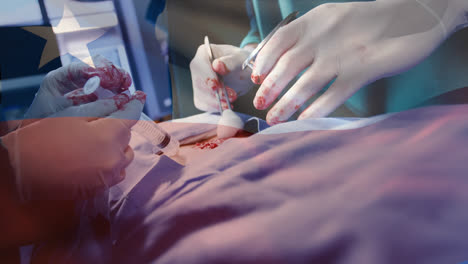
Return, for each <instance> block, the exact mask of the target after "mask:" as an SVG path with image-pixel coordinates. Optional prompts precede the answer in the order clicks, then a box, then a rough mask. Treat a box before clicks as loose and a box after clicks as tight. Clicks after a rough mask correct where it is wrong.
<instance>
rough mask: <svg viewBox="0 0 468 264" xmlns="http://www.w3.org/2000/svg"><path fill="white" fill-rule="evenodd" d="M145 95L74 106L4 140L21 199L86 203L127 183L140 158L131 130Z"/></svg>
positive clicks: (137, 117)
mask: <svg viewBox="0 0 468 264" xmlns="http://www.w3.org/2000/svg"><path fill="white" fill-rule="evenodd" d="M139 93H141V92H137V94H136V95H134V96H133V98H128V97H127V98H126V99H125V98H124V97H125V96H126V95H117V96H115V97H114V98H110V99H104V100H99V101H96V102H92V103H88V104H85V105H80V106H71V107H69V108H67V109H65V110H63V111H60V112H58V113H55V114H54V115H53V116H51V117H50V118H44V119H40V120H37V121H35V122H33V123H31V124H29V125H28V126H25V127H22V128H19V129H17V130H16V131H14V132H11V133H9V134H7V135H6V136H4V137H2V138H1V142H2V143H3V145H4V146H5V147H6V149H7V150H8V154H9V157H10V162H11V164H12V166H13V168H14V170H15V175H16V186H17V189H18V194H19V196H20V197H21V198H22V199H23V200H24V201H31V200H42V199H57V198H63V199H70V198H71V199H86V198H90V197H91V196H93V195H94V194H96V193H97V192H99V191H102V190H105V189H106V188H108V187H110V186H112V185H115V184H117V183H118V182H120V181H121V180H123V179H124V177H125V168H126V167H127V166H128V165H129V163H130V162H131V161H132V159H133V156H134V154H133V150H132V149H131V147H130V146H129V145H128V144H129V141H130V128H131V127H132V126H133V125H134V124H135V123H136V122H137V121H138V119H139V117H140V114H141V111H142V109H143V104H144V96H141V95H140V94H139ZM125 100H126V102H124V101H125ZM99 117H103V118H99Z"/></svg>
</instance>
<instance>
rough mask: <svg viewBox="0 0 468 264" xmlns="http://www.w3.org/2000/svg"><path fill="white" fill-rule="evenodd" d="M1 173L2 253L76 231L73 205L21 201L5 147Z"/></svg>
mask: <svg viewBox="0 0 468 264" xmlns="http://www.w3.org/2000/svg"><path fill="white" fill-rule="evenodd" d="M0 170H1V172H2V173H1V176H0V215H1V217H0V234H1V235H0V249H4V248H12V247H17V246H22V245H27V244H31V243H37V242H39V241H41V240H43V239H47V238H51V237H55V236H57V235H60V234H63V233H65V232H67V231H69V230H70V229H71V228H73V227H74V225H75V216H74V213H75V212H74V210H75V209H74V207H75V203H74V201H52V200H51V201H31V202H28V203H24V202H20V201H19V199H18V197H17V195H16V184H15V174H14V170H13V168H12V167H11V165H10V161H9V157H8V152H7V150H6V149H5V148H4V147H3V146H0Z"/></svg>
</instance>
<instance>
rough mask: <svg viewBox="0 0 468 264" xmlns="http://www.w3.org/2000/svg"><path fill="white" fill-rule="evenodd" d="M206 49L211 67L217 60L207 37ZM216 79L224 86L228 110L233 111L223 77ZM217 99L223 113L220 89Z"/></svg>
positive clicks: (217, 91)
mask: <svg viewBox="0 0 468 264" xmlns="http://www.w3.org/2000/svg"><path fill="white" fill-rule="evenodd" d="M205 48H206V51H207V53H208V58H209V61H210V65H211V64H213V61H214V59H215V58H214V55H213V51H212V50H211V46H210V40H209V39H208V36H205ZM216 77H218V80H219V83H220V84H221V86H222V89H223V92H224V97H225V99H226V103H227V105H228V108H229V110H231V111H232V109H231V103H230V102H229V96H228V93H227V90H226V86H224V82H223V77H222V76H220V75H219V74H216ZM216 98H217V99H218V104H219V112H220V113H222V112H223V106H222V104H221V96H220V95H219V89H216Z"/></svg>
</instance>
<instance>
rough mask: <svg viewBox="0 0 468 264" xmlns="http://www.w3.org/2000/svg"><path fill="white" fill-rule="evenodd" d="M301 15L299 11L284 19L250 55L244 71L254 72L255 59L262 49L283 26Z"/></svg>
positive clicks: (244, 64)
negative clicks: (246, 69)
mask: <svg viewBox="0 0 468 264" xmlns="http://www.w3.org/2000/svg"><path fill="white" fill-rule="evenodd" d="M298 14H299V11H294V12H292V13H291V14H289V15H288V16H287V17H286V18H285V19H283V20H282V21H281V22H280V23H279V24H278V25H277V26H276V27H275V28H274V29H273V30H272V31H271V32H270V34H268V35H267V36H266V38H265V39H263V41H262V42H260V44H258V46H257V47H256V48H255V49H254V50H253V51H252V52H251V53H250V55H249V57H248V58H247V59H246V60H245V61H244V63H242V70H245V68H247V67H249V68H250V69H252V70H253V63H252V62H253V61H255V58H257V55H258V53H259V52H260V50H262V48H263V47H264V46H265V45H266V44H267V43H268V41H270V39H271V37H273V35H274V34H275V33H276V31H278V29H280V28H281V27H282V26H285V25H287V24H289V23H290V22H291V21H293V20H294V19H296V17H297V15H298Z"/></svg>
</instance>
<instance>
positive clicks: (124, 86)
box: [25, 55, 132, 124]
mask: <svg viewBox="0 0 468 264" xmlns="http://www.w3.org/2000/svg"><path fill="white" fill-rule="evenodd" d="M92 60H93V64H91V63H89V64H86V63H84V62H74V63H71V64H70V65H67V66H64V67H61V68H59V69H57V70H54V71H52V72H50V73H49V74H47V76H46V77H45V79H44V81H43V82H42V84H41V88H40V89H39V91H38V92H37V94H36V97H35V99H34V101H33V103H32V104H31V107H30V108H29V110H28V112H27V113H26V115H25V118H27V119H30V120H32V119H37V118H43V117H46V116H50V115H52V114H54V113H57V112H59V111H61V110H63V109H65V108H67V107H70V106H72V105H77V104H82V103H88V102H92V101H96V100H97V97H93V96H92V95H91V96H88V97H87V101H83V100H76V99H75V98H76V97H75V98H72V99H70V98H67V97H64V95H66V94H69V93H70V92H76V91H78V92H79V90H80V89H81V88H83V86H84V84H85V83H86V82H87V81H88V79H90V78H91V77H94V76H99V77H100V78H101V86H102V87H103V88H106V89H109V90H111V91H112V92H114V93H120V92H123V91H125V90H128V88H129V87H130V85H131V84H132V79H131V77H130V74H129V73H128V72H126V71H125V70H123V69H119V68H117V67H116V66H115V65H113V64H112V63H111V62H110V61H108V60H107V59H105V58H104V57H102V56H100V55H97V56H94V57H93V59H92ZM90 65H93V66H90ZM81 98H84V97H81ZM25 123H26V124H27V122H25Z"/></svg>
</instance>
